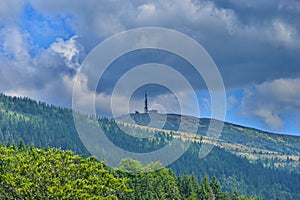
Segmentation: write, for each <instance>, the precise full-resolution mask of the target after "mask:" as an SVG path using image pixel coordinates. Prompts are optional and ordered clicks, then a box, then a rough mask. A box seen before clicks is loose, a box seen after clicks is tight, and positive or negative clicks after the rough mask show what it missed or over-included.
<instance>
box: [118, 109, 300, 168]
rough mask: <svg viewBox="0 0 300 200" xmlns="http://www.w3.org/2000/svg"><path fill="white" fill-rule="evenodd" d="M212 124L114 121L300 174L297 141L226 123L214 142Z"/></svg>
mask: <svg viewBox="0 0 300 200" xmlns="http://www.w3.org/2000/svg"><path fill="white" fill-rule="evenodd" d="M211 120H213V119H206V118H202V119H198V118H195V117H190V116H181V115H176V114H157V113H150V114H148V113H143V114H128V115H123V116H120V117H118V118H116V122H117V123H119V125H121V126H124V125H125V124H134V125H132V126H136V127H140V128H143V129H149V130H160V129H164V130H172V133H173V136H174V137H177V138H180V137H184V138H190V140H192V141H194V142H198V143H200V142H202V143H209V144H213V145H215V146H218V147H220V148H223V149H226V150H227V151H229V152H231V153H233V154H236V155H239V156H243V157H246V158H247V159H249V160H250V161H253V162H254V161H256V162H258V161H259V162H263V163H264V165H265V166H271V165H272V166H271V167H274V168H277V167H285V168H289V170H294V171H296V172H298V173H300V137H298V136H290V135H281V134H275V133H268V132H265V131H260V130H257V129H253V128H249V127H243V126H239V125H235V124H231V123H227V122H225V123H224V126H223V130H222V133H221V135H220V137H219V138H218V139H215V138H211V137H207V136H206V132H207V129H208V126H209V123H210V121H211ZM182 121H183V122H184V124H183V125H182V124H181V122H182ZM179 126H183V127H184V128H185V131H184V132H183V131H177V130H178V128H179ZM195 126H196V127H197V128H195ZM189 130H197V131H195V134H193V133H188V131H189ZM165 133H169V131H165Z"/></svg>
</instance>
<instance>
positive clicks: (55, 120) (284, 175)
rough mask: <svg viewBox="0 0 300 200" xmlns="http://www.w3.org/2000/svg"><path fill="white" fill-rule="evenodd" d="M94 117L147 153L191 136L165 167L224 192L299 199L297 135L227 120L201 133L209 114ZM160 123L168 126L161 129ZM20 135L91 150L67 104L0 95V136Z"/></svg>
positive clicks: (42, 143) (121, 142)
mask: <svg viewBox="0 0 300 200" xmlns="http://www.w3.org/2000/svg"><path fill="white" fill-rule="evenodd" d="M182 117H185V118H186V120H185V122H186V123H185V124H184V128H185V129H184V130H185V131H187V132H185V133H184V134H182V132H178V131H176V130H177V129H178V126H179V124H180V123H179V122H180V121H181V118H182ZM165 118H167V123H165V122H164V119H165ZM97 120H98V122H99V126H100V127H102V128H103V129H104V130H106V135H107V137H108V138H109V139H110V140H111V141H112V142H113V143H115V144H116V145H118V146H119V147H120V148H123V149H126V150H128V151H133V152H149V151H153V150H155V149H159V148H161V147H162V146H164V145H167V144H168V143H169V141H171V140H176V139H177V140H178V139H179V140H180V139H182V138H183V139H189V138H193V139H194V141H193V143H192V145H191V146H190V148H189V149H188V150H187V151H186V153H185V154H184V155H183V156H182V157H181V158H180V159H179V160H177V161H176V162H174V163H173V164H172V165H170V166H169V167H170V168H171V169H173V170H174V172H175V173H176V174H177V175H180V174H184V173H185V172H187V173H189V174H194V175H195V176H196V177H197V179H198V180H199V181H200V180H202V179H203V176H204V174H208V175H209V177H210V178H212V177H213V176H216V177H217V178H218V179H219V180H220V183H221V187H222V189H223V190H224V191H229V192H232V191H233V190H234V189H237V190H238V191H239V192H240V193H242V194H247V195H252V196H260V197H264V198H266V199H276V197H279V198H285V199H291V200H292V199H300V193H299V188H300V174H299V173H297V169H298V166H299V160H297V158H298V159H299V146H300V145H299V137H295V136H286V135H278V134H271V133H266V132H262V131H259V130H255V129H251V128H246V127H241V126H238V125H234V124H229V123H225V126H224V129H223V133H222V135H221V137H220V138H219V139H218V140H215V139H211V138H209V137H207V136H205V130H206V129H207V125H208V123H209V119H200V120H199V119H197V118H195V117H189V116H180V115H160V114H158V115H157V118H156V119H152V120H153V121H152V122H150V121H149V116H147V115H144V114H139V115H136V118H135V119H134V120H135V121H138V120H140V121H139V123H140V125H134V124H132V123H131V122H132V121H130V120H132V118H131V116H130V115H126V116H122V117H121V118H118V119H116V120H109V119H97ZM126 120H129V121H126ZM147 120H148V121H147ZM122 121H123V122H122ZM195 122H197V123H195ZM122 123H123V126H124V127H127V129H128V131H131V133H133V134H132V135H134V134H145V135H147V134H152V135H153V133H154V136H153V137H152V138H150V139H147V138H144V139H142V138H136V137H132V136H130V135H127V134H126V133H124V132H123V131H122V130H121V129H120V128H119V126H122ZM161 123H163V124H161ZM145 125H150V126H153V127H155V126H157V127H156V128H151V127H146V126H145ZM161 125H163V127H164V129H166V130H163V129H160V128H161V127H162V126H161ZM189 127H190V128H191V129H195V128H196V130H197V133H198V134H196V135H195V134H191V133H188V129H189ZM167 129H169V130H167ZM170 130H172V131H171V132H172V134H169V133H170ZM20 140H23V141H24V143H25V144H30V143H33V144H34V145H35V146H37V147H48V146H50V147H58V148H62V149H66V150H67V149H70V150H73V151H75V152H76V153H78V154H86V155H89V152H87V150H86V148H85V147H84V145H83V144H82V142H81V140H80V139H79V136H78V134H77V132H76V129H75V127H74V122H73V118H72V111H71V110H70V109H65V108H59V107H56V106H52V105H47V104H45V103H42V102H36V101H33V100H31V99H29V98H16V97H8V96H5V95H3V94H0V141H1V142H2V143H3V144H5V145H6V144H18V142H19V141H20ZM205 142H206V143H211V144H213V145H215V146H216V147H215V148H214V149H213V150H212V152H211V153H210V154H208V156H206V157H205V158H204V159H199V157H198V151H199V147H200V145H201V143H205ZM241 156H242V157H241ZM263 166H264V167H263Z"/></svg>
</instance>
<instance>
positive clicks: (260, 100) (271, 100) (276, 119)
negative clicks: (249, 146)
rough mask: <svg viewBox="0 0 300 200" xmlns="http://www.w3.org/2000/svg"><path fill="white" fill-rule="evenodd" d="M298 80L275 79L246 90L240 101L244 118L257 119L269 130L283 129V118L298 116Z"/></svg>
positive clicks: (299, 109)
mask: <svg viewBox="0 0 300 200" xmlns="http://www.w3.org/2000/svg"><path fill="white" fill-rule="evenodd" d="M299 85H300V78H298V79H283V78H282V79H277V80H273V81H270V82H264V83H262V84H259V85H256V86H255V87H254V88H253V89H248V90H246V93H245V96H244V98H243V99H242V104H241V108H242V112H243V114H244V115H245V116H256V117H259V118H260V119H261V120H263V122H264V123H265V124H266V125H267V126H268V127H269V128H271V129H274V130H280V129H282V128H284V117H285V116H288V115H299V111H300V101H299V99H300V88H299Z"/></svg>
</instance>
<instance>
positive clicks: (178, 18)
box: [0, 0, 300, 129]
mask: <svg viewBox="0 0 300 200" xmlns="http://www.w3.org/2000/svg"><path fill="white" fill-rule="evenodd" d="M299 17H300V3H299V2H298V1H296V0H288V1H287V0H275V1H272V2H269V1H248V0H247V1H246V0H245V1H237V0H229V1H223V0H221V1H219V0H218V1H214V0H211V1H204V0H196V1H192V0H175V1H174V0H166V1H154V0H153V1H151V0H150V1H143V0H142V1H135V0H134V1H121V0H115V1H93V0H92V1H71V0H65V1H55V2H53V1H48V0H46V1H36V0H30V1H15V0H4V1H1V3H0V63H1V67H0V76H1V79H0V91H2V92H4V93H6V94H12V95H18V96H19V95H21V96H29V97H31V98H34V99H37V100H42V101H46V102H48V103H53V104H56V105H61V106H68V107H70V106H71V94H72V88H73V81H74V77H75V75H76V73H77V70H78V69H79V66H80V64H81V63H82V61H83V59H84V58H85V56H86V55H87V54H88V53H89V52H90V51H91V50H92V49H93V48H94V47H95V46H96V45H97V44H98V43H99V42H101V41H103V40H104V39H106V38H108V37H109V36H111V35H112V34H115V33H118V32H120V31H124V30H128V29H131V28H137V27H145V26H159V27H165V28H171V29H175V30H178V31H181V32H183V33H185V34H187V35H189V36H190V37H192V38H194V39H195V40H196V41H198V42H199V43H200V44H202V45H203V46H204V48H205V49H206V50H207V51H208V53H209V54H210V55H211V56H212V58H213V59H214V61H215V62H216V64H217V66H218V68H219V70H220V72H221V74H222V76H223V79H224V82H225V86H226V87H227V88H228V89H230V90H235V89H245V95H244V96H243V97H231V100H234V98H240V99H239V100H234V101H233V102H241V105H240V107H241V113H240V114H241V115H247V116H254V117H258V118H259V119H261V120H263V122H264V123H265V124H266V125H267V126H268V127H271V128H273V129H281V128H283V127H284V126H285V122H284V116H286V115H289V114H291V115H294V114H295V115H296V111H298V109H299V104H300V103H299V101H298V100H297V99H299V98H297V97H298V96H297V94H299V92H300V91H298V89H297V85H298V84H299V78H300V66H299V64H300V57H299V55H298V54H299V52H300V21H299V20H298V19H299ZM170 63H172V62H170ZM182 67H183V68H184V67H186V66H182ZM186 68H187V72H186V74H189V72H188V67H186ZM115 73H116V74H115V76H117V75H118V73H120V72H119V71H116V72H115ZM105 84H106V85H104V86H103V87H109V86H110V84H111V82H110V78H109V76H108V78H107V82H106V83H105ZM204 89H205V87H200V88H199V90H204ZM105 95H107V94H106V93H100V94H99V98H100V97H102V98H100V99H106V98H107V96H105ZM160 95H161V96H160ZM163 95H166V94H165V93H163V92H162V93H157V94H156V96H157V100H159V99H161V98H162V97H163ZM122 98H123V97H120V99H122ZM99 102H102V104H103V105H107V103H103V101H102V100H99ZM154 102H157V101H156V100H154ZM174 106H175V104H174ZM120 109H121V108H120Z"/></svg>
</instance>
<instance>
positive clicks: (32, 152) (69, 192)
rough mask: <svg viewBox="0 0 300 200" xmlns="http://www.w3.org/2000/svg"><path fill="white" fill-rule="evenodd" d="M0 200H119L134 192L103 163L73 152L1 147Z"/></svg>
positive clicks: (52, 149)
mask: <svg viewBox="0 0 300 200" xmlns="http://www.w3.org/2000/svg"><path fill="white" fill-rule="evenodd" d="M0 163H1V165H0V199H6V198H7V199H117V196H118V195H120V194H125V193H127V192H130V190H128V188H127V187H126V184H125V183H126V179H125V178H116V177H114V176H113V175H112V174H111V173H110V172H109V170H107V169H105V168H104V165H103V163H102V162H98V161H97V160H96V159H94V158H93V157H89V158H82V157H80V156H78V155H74V154H73V152H72V151H62V150H59V149H54V148H48V149H38V148H32V147H31V148H21V149H19V148H15V147H13V146H10V147H4V146H1V147H0Z"/></svg>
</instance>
